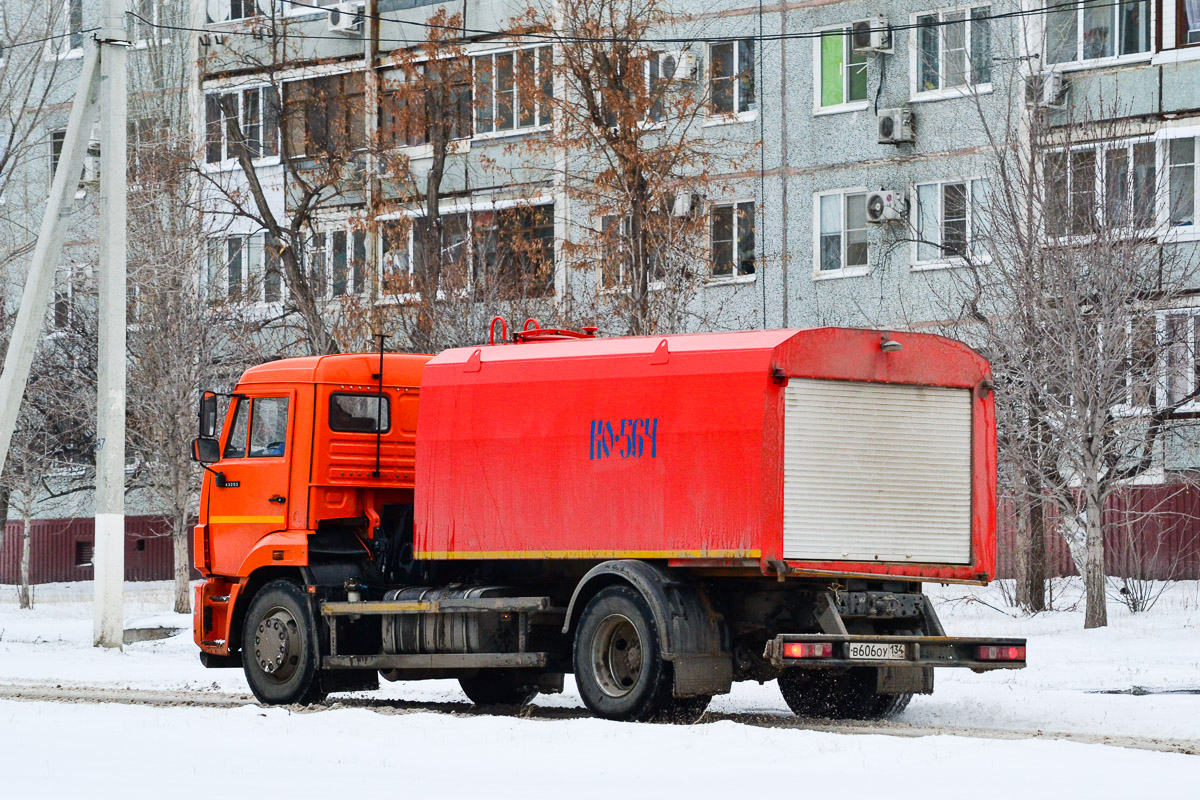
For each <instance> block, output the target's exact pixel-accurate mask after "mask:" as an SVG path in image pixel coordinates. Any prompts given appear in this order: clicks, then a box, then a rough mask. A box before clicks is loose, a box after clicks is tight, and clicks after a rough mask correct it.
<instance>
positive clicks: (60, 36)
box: [0, 28, 100, 51]
mask: <svg viewBox="0 0 1200 800" xmlns="http://www.w3.org/2000/svg"><path fill="white" fill-rule="evenodd" d="M98 30H100V29H99V28H84V29H83V30H78V31H67V32H66V33H55V34H52V35H50V36H44V37H42V38H41V39H27V40H25V41H23V42H9V43H7V44H6V43H3V42H0V51H3V50H15V49H16V48H18V47H28V46H29V45H34V44H45V43H46V42H53V41H54V40H55V39H65V38H67V37H68V36H83V35H85V34H89V33H95V32H96V31H98Z"/></svg>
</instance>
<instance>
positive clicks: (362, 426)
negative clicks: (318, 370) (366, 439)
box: [329, 394, 392, 433]
mask: <svg viewBox="0 0 1200 800" xmlns="http://www.w3.org/2000/svg"><path fill="white" fill-rule="evenodd" d="M391 427H392V404H391V401H390V400H389V399H388V398H387V397H386V396H385V397H380V396H379V395H374V394H333V395H330V396H329V428H330V430H334V431H338V432H339V433H387V432H388V430H389V429H391Z"/></svg>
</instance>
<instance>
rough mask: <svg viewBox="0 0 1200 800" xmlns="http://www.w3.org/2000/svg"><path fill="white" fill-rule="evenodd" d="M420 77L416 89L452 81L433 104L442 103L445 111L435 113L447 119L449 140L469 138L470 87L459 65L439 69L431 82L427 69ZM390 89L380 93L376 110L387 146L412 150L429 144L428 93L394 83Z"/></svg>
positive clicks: (422, 69)
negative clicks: (377, 110) (442, 80)
mask: <svg viewBox="0 0 1200 800" xmlns="http://www.w3.org/2000/svg"><path fill="white" fill-rule="evenodd" d="M421 73H422V74H421V77H420V78H419V79H418V80H419V83H418V84H417V85H418V86H429V81H431V80H436V79H439V78H446V79H447V80H451V81H453V82H454V83H453V85H451V87H450V89H449V91H448V92H445V93H441V92H440V90H439V93H441V94H442V96H441V97H440V99H437V100H436V102H440V103H444V104H445V106H446V107H445V108H442V109H438V111H437V113H439V114H442V115H448V116H449V123H450V127H449V131H448V134H449V138H450V139H451V140H455V139H469V138H471V132H472V131H471V124H472V114H471V92H472V87H471V83H470V78H469V74H468V70H467V69H466V67H465V66H462V65H458V66H453V67H446V68H443V69H439V70H438V72H437V74H435V75H434V76H433V77H432V78H431V77H430V76H429V75H428V74H427V72H426V67H425V66H422V67H421ZM391 86H392V88H390V89H388V90H385V91H384V92H383V99H382V102H381V103H380V107H379V135H380V137H381V139H382V141H383V143H384V144H385V145H386V146H389V147H413V146H417V145H422V144H429V142H430V131H429V124H430V118H429V115H430V110H429V105H430V103H431V102H432V98H431V97H430V92H429V91H422V90H420V89H419V88H414V87H413V86H406V85H404V83H403V82H401V83H399V84H396V83H393V84H392V85H391Z"/></svg>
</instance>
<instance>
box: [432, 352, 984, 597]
mask: <svg viewBox="0 0 1200 800" xmlns="http://www.w3.org/2000/svg"><path fill="white" fill-rule="evenodd" d="M887 339H892V340H894V341H895V342H898V343H899V344H900V345H901V349H900V350H899V351H893V352H885V351H884V349H883V347H882V344H883V342H884V341H885V340H887ZM889 349H892V348H889ZM990 377H991V374H990V371H989V367H988V364H987V362H986V361H985V360H984V359H983V358H982V357H981V356H979V355H978V354H977V353H975V352H974V351H972V350H971V349H970V348H968V347H967V346H966V345H964V344H962V343H960V342H955V341H952V340H949V339H945V338H942V337H938V336H931V335H926V334H913V333H903V334H902V333H897V334H894V335H893V334H886V335H885V334H883V333H881V332H879V331H866V330H849V329H836V328H819V329H810V330H774V331H746V332H735V333H711V334H690V335H680V336H665V337H664V336H658V337H641V338H624V339H583V340H569V341H555V342H543V343H529V344H515V345H497V346H492V347H479V348H462V349H456V350H448V351H446V352H444V353H442V354H441V355H439V356H437V357H435V358H434V359H433V360H431V361H430V362H429V363H428V365H427V366H426V368H425V372H424V376H423V378H422V383H421V406H420V415H419V420H418V431H417V464H418V472H419V480H418V481H417V489H416V541H415V544H416V555H417V557H418V558H422V559H538V558H554V559H562V558H569V559H605V558H642V559H671V560H700V559H705V560H711V559H716V560H722V561H728V562H733V563H742V564H746V563H753V564H754V565H756V566H761V568H762V569H763V570H764V571H777V570H779V569H786V570H788V571H789V572H791V573H793V574H821V573H834V574H869V575H879V574H889V575H900V576H912V577H917V578H923V579H939V580H957V581H972V582H974V581H986V580H988V579H989V578H990V577H991V574H992V572H993V568H994V561H995V417H994V408H993V399H992V394H991V392H990V391H988V389H989V387H990V385H991V384H990ZM706 563H709V564H712V563H713V562H712V561H708V562H706Z"/></svg>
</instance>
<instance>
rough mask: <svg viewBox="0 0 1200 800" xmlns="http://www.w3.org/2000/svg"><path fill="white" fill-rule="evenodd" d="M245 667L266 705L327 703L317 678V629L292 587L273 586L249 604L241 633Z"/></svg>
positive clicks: (283, 583) (279, 583) (301, 596)
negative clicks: (323, 700) (322, 701)
mask: <svg viewBox="0 0 1200 800" xmlns="http://www.w3.org/2000/svg"><path fill="white" fill-rule="evenodd" d="M242 667H243V669H244V670H245V672H246V682H247V683H249V684H250V691H252V692H254V696H255V697H257V698H258V700H259V701H260V702H262V703H268V704H272V705H275V704H288V703H304V704H307V703H316V702H320V701H321V700H322V699H324V697H323V694H322V692H321V688H320V682H319V680H318V674H317V639H316V623H315V622H314V620H313V616H312V610H311V609H310V608H309V605H308V599H307V598H306V597H305V596H304V593H303V592H302V591H301V590H300V587H299V586H297V585H296V584H294V583H292V582H291V581H272V582H271V583H268V584H267V585H266V586H264V587H263V588H262V589H260V590H259V592H258V594H256V595H255V596H254V599H253V600H252V601H251V602H250V608H249V610H247V612H246V621H245V624H244V625H243V627H242Z"/></svg>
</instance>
